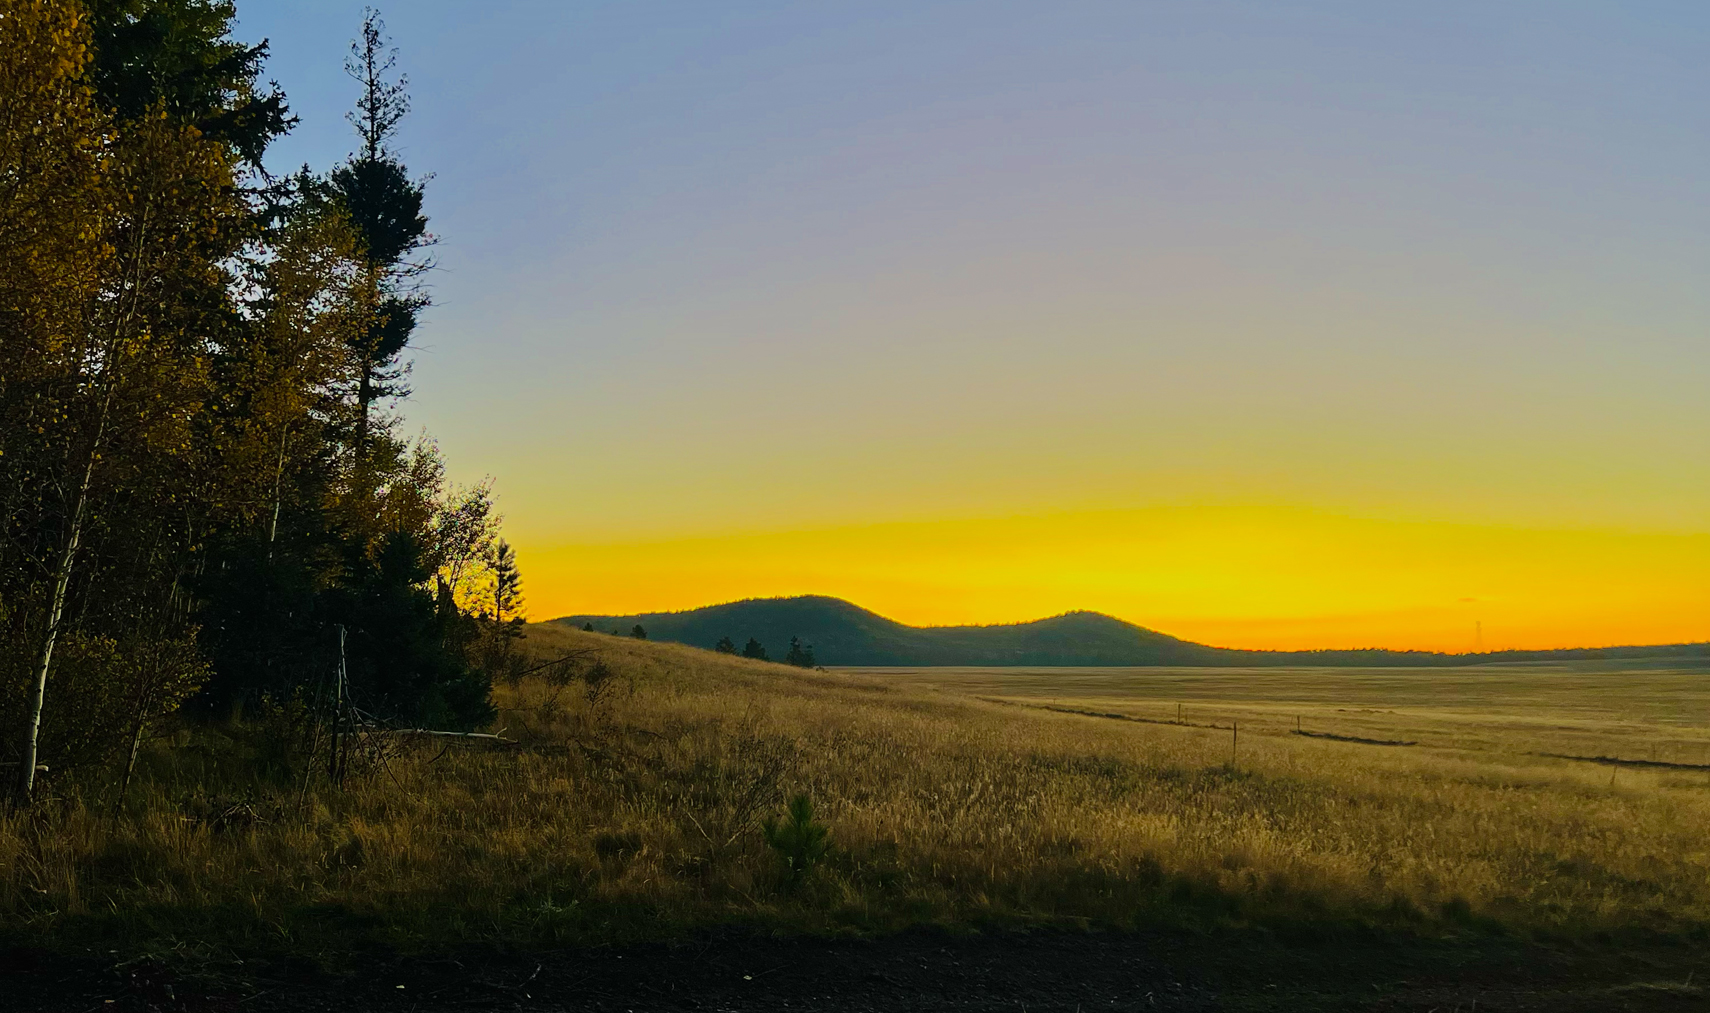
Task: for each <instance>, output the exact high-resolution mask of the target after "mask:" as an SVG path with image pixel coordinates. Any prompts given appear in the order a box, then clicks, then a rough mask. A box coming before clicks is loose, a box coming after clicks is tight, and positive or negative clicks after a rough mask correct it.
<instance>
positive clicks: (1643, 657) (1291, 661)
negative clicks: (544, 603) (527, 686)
mask: <svg viewBox="0 0 1710 1013" xmlns="http://www.w3.org/2000/svg"><path fill="white" fill-rule="evenodd" d="M553 621H554V622H557V623H561V624H565V625H569V626H574V627H577V628H580V629H585V630H590V631H595V632H606V631H613V632H615V631H617V630H629V629H637V628H645V629H646V631H647V635H648V636H649V637H652V638H653V639H656V640H669V641H673V642H675V643H683V644H688V645H690V646H692V647H705V648H713V649H715V650H725V649H726V648H725V647H724V646H722V645H725V644H731V645H734V644H739V643H742V642H743V641H744V639H746V640H747V641H748V643H749V644H751V645H756V646H759V647H763V646H764V645H768V644H783V643H786V642H789V641H791V640H792V639H796V640H799V641H800V642H801V643H803V644H809V645H812V650H813V651H814V652H815V657H816V658H817V662H818V664H822V665H832V666H841V665H847V666H857V667H884V666H903V667H908V666H964V665H965V666H1003V665H1032V666H1041V667H1065V668H1067V667H1097V666H1154V665H1182V666H1214V667H1227V668H1242V667H1288V666H1312V667H1323V666H1328V667H1405V668H1436V667H1454V666H1462V665H1495V664H1517V663H1525V662H1567V661H1627V662H1637V663H1649V664H1653V665H1664V666H1674V665H1684V666H1688V667H1699V666H1706V665H1710V644H1703V643H1697V644H1664V645H1655V646H1633V647H1598V648H1567V649H1561V650H1545V651H1486V652H1480V653H1476V654H1450V653H1439V652H1434V651H1393V650H1385V649H1382V648H1367V649H1361V650H1326V651H1249V650H1239V649H1234V648H1226V647H1210V646H1207V645H1205V644H1196V643H1193V642H1192V641H1188V640H1181V639H1178V638H1176V637H1172V636H1169V635H1167V634H1163V633H1159V632H1157V631H1155V630H1149V629H1146V628H1145V627H1143V626H1136V625H1134V624H1133V623H1129V622H1124V621H1123V620H1121V619H1117V618H1115V617H1113V616H1107V615H1103V614H1101V613H1098V612H1067V613H1064V614H1062V615H1058V616H1051V617H1049V618H1046V619H1036V620H1034V621H1032V622H1024V623H1009V624H1004V625H994V626H907V625H905V624H903V623H899V622H897V621H895V620H893V619H887V618H885V617H884V616H881V615H879V614H877V613H875V612H871V611H869V610H867V609H864V608H861V607H860V606H858V605H855V604H853V603H851V602H847V601H844V600H842V599H840V598H831V597H826V596H822V595H802V596H798V597H791V598H750V599H746V600H744V601H737V602H728V603H725V604H722V605H709V606H706V607H704V608H698V609H689V610H686V611H683V612H650V613H643V614H638V615H626V616H597V615H576V616H565V617H563V618H561V619H556V620H553ZM749 656H755V655H749ZM761 656H763V655H761Z"/></svg>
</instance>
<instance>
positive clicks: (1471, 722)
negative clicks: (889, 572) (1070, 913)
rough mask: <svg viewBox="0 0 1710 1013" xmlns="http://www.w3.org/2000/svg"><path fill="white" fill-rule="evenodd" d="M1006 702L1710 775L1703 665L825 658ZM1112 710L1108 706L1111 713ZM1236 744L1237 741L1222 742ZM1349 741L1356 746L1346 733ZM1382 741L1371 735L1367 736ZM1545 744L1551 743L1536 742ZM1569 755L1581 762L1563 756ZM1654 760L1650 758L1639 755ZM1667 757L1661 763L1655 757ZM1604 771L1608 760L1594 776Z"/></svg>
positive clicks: (1255, 731)
mask: <svg viewBox="0 0 1710 1013" xmlns="http://www.w3.org/2000/svg"><path fill="white" fill-rule="evenodd" d="M836 671H840V672H847V673H849V674H852V675H865V676H870V677H876V678H880V679H883V680H885V681H886V682H889V683H892V684H894V685H897V686H899V687H901V686H906V687H909V688H915V689H925V690H936V691H939V692H943V693H949V694H956V695H966V696H972V697H977V698H981V699H984V700H987V701H994V702H996V701H1003V702H1008V703H1012V704H1015V705H1018V706H1025V707H1034V708H1039V707H1044V708H1053V707H1054V708H1058V709H1060V710H1063V711H1088V712H1095V713H1097V714H1108V715H1120V716H1123V717H1128V718H1133V719H1136V720H1138V721H1140V722H1144V723H1151V722H1176V721H1178V720H1179V721H1181V722H1183V723H1184V724H1185V725H1186V726H1187V727H1189V728H1192V727H1195V726H1207V725H1214V726H1220V728H1221V729H1223V730H1224V731H1223V734H1224V735H1225V736H1226V737H1229V736H1231V734H1232V729H1231V726H1232V725H1235V724H1238V725H1239V726H1240V732H1239V735H1244V736H1264V737H1266V738H1267V739H1274V737H1276V736H1288V735H1290V734H1291V733H1293V732H1294V731H1295V730H1296V729H1297V728H1298V729H1299V730H1300V731H1303V732H1307V733H1312V735H1306V736H1301V737H1300V738H1301V739H1302V740H1304V739H1309V738H1312V737H1314V736H1318V737H1327V736H1343V737H1345V738H1363V739H1372V740H1379V741H1387V742H1407V743H1411V745H1408V746H1405V747H1402V746H1394V747H1390V748H1392V749H1403V750H1405V751H1407V752H1413V753H1426V754H1434V755H1441V756H1444V757H1450V756H1453V757H1456V758H1458V759H1462V760H1472V761H1487V762H1491V763H1500V764H1502V765H1504V766H1509V767H1513V766H1521V767H1539V768H1559V769H1564V770H1571V769H1574V766H1575V764H1576V763H1577V764H1583V763H1586V762H1591V761H1597V760H1603V761H1607V760H1611V759H1616V760H1623V761H1627V762H1626V763H1625V764H1615V765H1612V764H1607V763H1604V764H1602V766H1604V767H1605V768H1606V769H1607V768H1608V767H1609V766H1631V768H1632V769H1633V770H1634V771H1639V770H1649V771H1652V772H1653V773H1658V772H1667V773H1668V774H1669V775H1671V776H1678V775H1682V774H1690V773H1692V771H1691V768H1692V767H1704V768H1705V771H1704V776H1699V777H1696V778H1694V779H1692V780H1691V781H1690V783H1692V784H1696V785H1700V786H1703V787H1710V678H1707V676H1710V668H1704V667H1669V668H1658V667H1654V666H1647V665H1645V664H1644V663H1642V662H1619V661H1583V662H1563V663H1548V664H1544V663H1537V664H1520V665H1489V666H1467V667H1464V668H1441V669H1397V668H1369V669H1354V668H1287V669H1278V668H1251V669H1243V668H838V669H836ZM1114 719H1115V718H1114V717H1113V718H1112V720H1114ZM1234 745H1235V746H1236V748H1237V750H1238V749H1239V743H1238V742H1237V743H1234ZM1355 745H1358V744H1357V743H1356V744H1355ZM1371 748H1382V747H1375V746H1374V747H1371ZM1545 754H1555V755H1553V756H1552V755H1545ZM1568 756H1579V757H1585V758H1587V759H1586V760H1584V761H1564V760H1563V759H1561V758H1562V757H1568ZM1649 764H1656V766H1648V765H1649ZM1663 764H1669V765H1672V766H1663ZM1604 776H1605V779H1607V773H1606V774H1605V775H1604Z"/></svg>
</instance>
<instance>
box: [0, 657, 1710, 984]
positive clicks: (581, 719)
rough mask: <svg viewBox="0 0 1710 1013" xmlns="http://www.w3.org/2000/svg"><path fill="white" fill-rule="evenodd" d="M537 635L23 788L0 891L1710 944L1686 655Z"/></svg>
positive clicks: (207, 919) (795, 927)
mask: <svg viewBox="0 0 1710 1013" xmlns="http://www.w3.org/2000/svg"><path fill="white" fill-rule="evenodd" d="M525 647H526V649H527V650H528V651H529V652H530V653H531V654H532V655H533V656H534V657H536V658H538V659H541V660H542V661H549V660H551V659H553V658H561V657H566V656H570V657H571V660H570V661H568V662H566V663H565V664H563V665H560V666H556V667H549V668H547V669H544V670H543V671H542V672H541V673H538V674H535V675H529V676H525V677H523V678H522V679H520V680H518V681H517V682H516V683H515V684H512V685H501V686H499V687H498V688H497V701H498V703H499V706H500V714H499V717H498V719H497V721H496V722H495V725H494V728H495V729H496V730H498V731H500V732H501V734H502V736H503V740H504V741H491V740H467V741H461V740H439V739H436V740H433V741H431V742H428V741H422V740H420V739H410V738H398V737H389V738H388V737H382V736H374V737H372V738H371V740H370V742H369V743H368V744H367V745H365V746H364V747H363V748H362V749H359V750H358V754H357V758H356V761H355V763H356V767H355V770H356V773H355V775H354V776H353V777H352V778H351V779H350V780H349V781H348V782H347V784H346V786H345V787H344V788H342V789H340V788H336V787H333V786H331V785H329V784H328V783H327V781H326V778H325V774H324V771H318V770H317V769H315V767H314V766H313V765H312V764H311V763H310V761H309V759H308V757H307V756H306V755H305V754H303V753H302V752H301V746H300V744H299V743H300V736H301V730H300V729H298V728H296V727H295V726H293V724H292V722H291V719H290V713H289V711H288V710H285V711H279V712H276V713H273V714H271V715H255V714H251V715H250V716H249V717H248V718H246V719H245V720H244V721H241V722H233V723H227V724H220V725H193V724H186V725H184V726H182V727H180V728H178V729H177V730H176V731H174V732H172V733H171V734H170V735H167V736H165V737H163V738H161V739H160V740H158V741H156V742H154V743H153V744H152V745H151V746H150V748H149V749H148V750H146V752H145V756H144V757H143V762H142V764H141V774H140V777H139V780H138V783H136V784H134V785H133V786H132V789H131V793H130V795H129V797H128V798H127V799H126V800H125V801H124V802H123V804H122V806H117V808H116V805H117V803H116V800H114V799H112V798H109V797H97V796H95V795H84V794H81V793H80V792H79V791H78V790H77V788H76V786H75V785H71V784H65V785H61V786H60V794H59V797H58V798H56V799H54V800H52V801H51V802H49V803H47V804H44V805H43V806H41V807H39V808H38V810H36V811H35V812H31V813H18V814H11V815H6V816H0V870H4V875H3V878H0V922H3V923H4V924H5V926H6V931H7V932H8V934H9V935H10V936H11V937H12V939H11V941H12V942H14V943H16V942H18V941H19V940H23V939H27V940H29V941H30V942H31V943H32V945H45V946H48V947H50V948H60V949H72V950H107V949H112V950H115V951H118V952H119V953H120V954H124V955H143V954H153V955H156V956H162V955H164V956H166V957H168V958H169V959H174V960H179V961H185V960H188V961H192V962H195V961H201V962H203V964H205V965H206V966H207V967H210V968H217V967H227V966H228V962H229V961H231V960H233V959H237V958H238V957H240V956H241V957H245V958H247V959H249V960H251V961H252V964H251V965H249V966H251V967H254V966H260V965H256V964H254V963H253V962H254V961H257V960H260V961H262V962H263V963H265V961H267V960H275V961H277V960H287V961H296V962H299V963H301V962H305V961H306V962H308V963H309V964H312V965H315V966H319V967H323V968H330V969H334V970H337V969H341V968H342V969H345V970H351V969H356V968H360V967H361V966H362V965H363V963H364V962H365V961H373V960H377V959H382V956H384V957H385V958H386V959H390V957H391V956H394V955H398V954H406V955H407V954H424V953H434V952H444V951H446V950H447V949H448V948H452V949H455V948H458V947H468V946H472V945H476V946H502V947H512V948H515V947H520V948H523V949H528V948H531V947H543V946H545V947H555V946H562V945H572V946H583V945H590V944H597V945H605V944H612V943H616V944H624V945H634V944H641V943H645V942H647V941H649V940H668V939H674V938H676V939H680V938H685V937H688V936H693V935H695V934H696V933H704V932H707V931H715V930H716V931H729V930H731V929H733V928H734V929H738V930H742V931H759V932H762V933H770V932H783V933H802V932H805V933H809V934H831V935H834V936H835V935H840V934H849V933H856V934H866V935H873V934H877V935H880V936H882V935H884V934H885V933H888V932H891V931H895V930H903V929H908V928H910V927H919V926H942V927H946V928H948V929H951V930H952V931H956V932H961V931H967V930H984V931H988V932H989V931H991V930H996V929H1000V928H1006V927H1007V928H1027V929H1043V928H1058V929H1068V930H1072V931H1080V930H1085V929H1105V930H1138V931H1143V932H1150V931H1175V932H1188V933H1189V934H1198V935H1203V934H1205V933H1214V934H1215V933H1222V932H1231V931H1232V932H1237V933H1259V934H1260V936H1261V937H1263V938H1266V939H1274V940H1294V941H1299V942H1302V943H1305V944H1313V943H1315V942H1323V941H1325V940H1338V939H1341V940H1350V939H1361V940H1368V941H1369V940H1370V939H1372V938H1394V939H1400V940H1408V939H1411V940H1419V941H1424V942H1429V943H1431V945H1439V944H1443V943H1445V942H1447V943H1454V942H1455V941H1457V940H1458V941H1460V942H1461V943H1463V944H1464V943H1467V941H1469V940H1470V941H1474V942H1476V941H1477V940H1501V941H1506V942H1504V943H1503V945H1509V944H1511V943H1514V942H1516V941H1524V942H1526V943H1527V944H1528V945H1530V944H1532V943H1543V944H1548V945H1567V946H1592V947H1597V946H1605V947H1608V946H1614V947H1618V948H1619V947H1628V948H1631V947H1649V948H1654V947H1657V946H1661V947H1664V948H1667V949H1670V952H1676V951H1679V952H1683V953H1692V954H1695V953H1696V952H1697V949H1698V948H1697V946H1696V943H1697V942H1699V941H1701V940H1702V939H1703V937H1704V928H1705V926H1706V924H1707V923H1710V845H1707V844H1706V841H1705V837H1704V833H1703V828H1704V827H1705V826H1706V825H1710V770H1705V769H1701V768H1699V767H1697V766H1695V765H1697V764H1702V763H1704V762H1706V761H1707V760H1710V756H1707V754H1706V751H1707V750H1710V735H1707V734H1706V732H1705V728H1704V725H1705V722H1704V721H1703V719H1702V715H1703V714H1705V713H1706V709H1705V708H1706V704H1707V703H1710V699H1707V696H1706V692H1705V690H1704V688H1703V685H1702V680H1703V679H1704V678H1705V677H1704V676H1703V675H1701V674H1697V673H1689V672H1649V671H1630V672H1612V671H1596V670H1590V669H1530V668H1528V669H1516V670H1500V671H1497V670H1490V671H1486V670H1482V669H1481V670H1470V669H1469V670H1452V671H1443V670H1416V671H1408V672H1404V673H1398V672H1395V671H1352V670H1342V671H1327V670H1317V671H1279V670H1275V669H1268V670H1264V671H1255V672H1247V671H1236V670H1219V671H1208V670H1162V669H1160V670H1098V671H1094V670H1057V671H1048V670H989V669H988V670H885V671H872V672H848V671H835V672H823V671H808V670H801V669H792V668H788V667H785V666H782V665H776V664H771V663H766V662H758V661H748V660H743V659H738V658H732V657H729V656H726V655H718V654H713V653H711V652H706V651H700V650H696V649H693V648H688V647H683V646H680V645H673V644H658V643H649V642H644V641H636V640H631V639H628V638H620V637H612V636H607V635H602V634H593V633H582V632H580V631H576V630H569V629H564V628H562V627H554V626H546V625H543V626H536V627H532V628H530V631H529V634H528V638H527V640H526V642H525ZM1178 705H1179V707H1180V710H1179V712H1178V709H1177V708H1178ZM1178 713H1179V715H1180V716H1179V718H1178ZM1178 721H1179V723H1177V722H1178ZM1297 721H1298V723H1299V731H1301V732H1310V733H1313V734H1312V735H1304V734H1296V723H1297ZM1236 724H1238V725H1239V732H1238V733H1236V732H1234V731H1233V730H1232V727H1231V726H1233V725H1236ZM1324 736H1339V738H1331V737H1324ZM1397 743H1407V744H1405V745H1402V744H1397ZM1569 756H1573V757H1586V758H1589V759H1566V758H1563V757H1569ZM1597 757H1607V758H1617V759H1622V760H1636V761H1642V762H1643V763H1644V764H1650V763H1652V762H1653V758H1654V762H1655V763H1656V764H1659V765H1657V766H1648V765H1611V764H1609V763H1607V762H1598V761H1597V760H1596V759H1595V758H1597ZM239 760H242V761H243V762H238V761H239ZM257 761H260V762H259V763H258V762H257ZM1660 764H1678V766H1662V765H1660ZM1689 764H1690V765H1694V766H1688V765H1689ZM258 767H259V768H260V769H263V770H265V771H267V773H266V774H265V775H263V776H260V777H257V776H254V775H252V774H251V773H249V772H250V771H253V770H255V769H257V768H258ZM240 772H242V773H240ZM798 794H800V795H806V796H807V797H808V798H809V799H810V800H811V802H812V805H813V808H814V820H815V821H816V822H818V823H820V824H823V825H824V826H825V827H827V828H828V830H829V835H830V836H829V843H830V847H829V850H828V851H827V852H826V854H825V856H824V857H823V859H821V860H819V861H818V862H817V863H811V867H809V868H807V869H806V870H805V871H804V872H792V871H791V870H790V868H789V867H788V866H787V864H786V863H785V862H784V861H783V860H782V859H781V855H782V854H784V851H783V850H782V849H775V848H772V847H769V845H768V840H767V838H766V835H765V834H764V833H763V830H762V825H763V823H764V822H765V821H766V820H768V819H770V818H776V817H781V816H782V815H783V813H784V810H785V805H786V802H787V800H788V799H790V798H791V797H794V796H796V795H798ZM1424 942H1422V943H1421V945H1424ZM1681 947H1685V949H1684V950H1682V949H1681ZM1683 959H1684V958H1683ZM1691 959H1693V960H1696V959H1697V958H1696V957H1695V956H1694V957H1692V958H1691ZM1675 963H1678V961H1675ZM234 973H235V972H234ZM1671 987H1672V986H1671ZM1683 987H1684V986H1683ZM1670 994H1674V993H1670ZM1681 994H1682V995H1687V994H1690V995H1691V996H1697V995H1698V994H1699V992H1698V991H1697V989H1696V987H1695V986H1694V987H1691V988H1690V989H1689V990H1688V993H1681Z"/></svg>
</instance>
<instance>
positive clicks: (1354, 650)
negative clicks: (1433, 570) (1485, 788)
mask: <svg viewBox="0 0 1710 1013" xmlns="http://www.w3.org/2000/svg"><path fill="white" fill-rule="evenodd" d="M805 598H819V599H823V600H825V601H834V602H839V603H841V604H844V605H848V606H850V607H852V608H857V609H860V610H861V611H862V612H865V613H867V614H868V615H873V616H878V617H879V618H880V619H883V620H885V621H886V622H889V623H895V624H897V625H898V626H902V627H904V628H906V629H911V630H964V629H997V628H1000V627H1005V626H1031V625H1033V624H1034V623H1043V622H1049V621H1050V620H1052V619H1061V618H1063V617H1065V616H1072V615H1094V616H1101V617H1103V618H1105V619H1109V620H1112V621H1113V622H1118V623H1122V624H1123V625H1125V626H1132V627H1134V628H1135V629H1137V630H1144V631H1145V632H1147V633H1155V634H1158V635H1159V636H1165V637H1169V638H1170V639H1172V640H1175V641H1177V642H1178V643H1183V644H1190V645H1192V646H1194V647H1205V648H1209V649H1211V650H1215V651H1229V652H1232V653H1237V654H1358V653H1367V652H1370V653H1382V654H1418V655H1431V656H1435V657H1442V658H1488V657H1495V656H1497V655H1505V654H1553V653H1558V652H1565V651H1621V650H1638V649H1644V648H1664V647H1710V640H1679V641H1673V642H1669V643H1658V644H1605V645H1603V646H1601V647H1590V646H1574V647H1509V648H1502V649H1500V650H1491V651H1432V650H1426V649H1423V648H1417V647H1309V648H1274V647H1273V648H1266V647H1219V646H1217V645H1216V644H1204V643H1200V642H1199V641H1197V640H1187V639H1184V638H1182V637H1178V636H1175V635H1174V634H1171V633H1165V632H1163V631H1162V630H1157V629H1153V628H1152V627H1150V626H1142V625H1140V624H1139V623H1135V622H1130V621H1129V620H1127V619H1123V618H1121V617H1120V616H1113V615H1111V614H1110V613H1108V612H1100V611H1098V610H1097V609H1068V610H1065V611H1063V612H1057V613H1054V614H1052V615H1048V616H1040V617H1039V618H1037V619H1020V620H1016V621H1015V622H1008V623H946V624H943V625H933V626H915V625H912V624H910V623H905V622H903V621H902V620H900V619H892V618H891V617H890V616H887V615H884V614H883V613H880V612H875V611H873V610H872V609H870V608H867V607H866V606H864V605H859V604H856V603H855V602H852V601H850V600H849V599H847V598H839V597H837V596H836V595H829V594H788V595H773V596H769V597H767V596H756V597H751V598H733V599H731V600H730V601H721V602H713V603H711V604H708V605H697V606H695V607H693V608H686V609H668V610H662V611H658V612H630V613H626V614H623V615H615V614H611V613H593V612H582V613H576V614H574V615H562V616H555V617H553V618H551V619H540V620H534V621H535V622H539V623H560V622H565V621H567V620H572V619H582V620H588V619H636V618H640V617H642V616H680V615H688V614H689V613H691V612H702V611H705V610H706V609H712V608H719V607H721V606H724V605H741V604H743V603H745V602H751V601H752V602H764V601H799V600H801V599H805ZM594 632H596V633H597V632H600V631H598V630H596V631H594Z"/></svg>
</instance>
